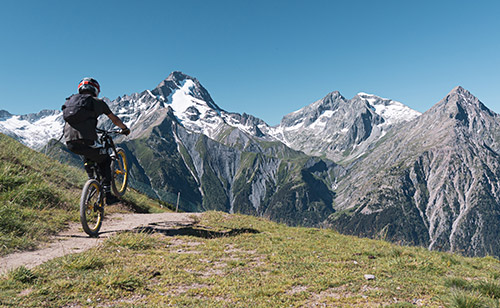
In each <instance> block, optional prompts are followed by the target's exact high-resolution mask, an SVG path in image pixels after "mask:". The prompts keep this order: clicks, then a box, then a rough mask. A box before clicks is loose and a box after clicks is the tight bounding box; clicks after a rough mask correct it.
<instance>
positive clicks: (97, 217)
mask: <svg viewBox="0 0 500 308" xmlns="http://www.w3.org/2000/svg"><path fill="white" fill-rule="evenodd" d="M97 133H98V135H99V143H100V144H101V145H102V148H103V149H104V150H105V151H106V152H107V153H108V154H109V156H110V157H111V190H112V191H113V193H114V194H115V196H117V197H121V196H123V195H124V194H125V191H126V189H127V183H128V172H129V169H128V164H127V156H126V155H125V151H124V150H123V149H122V148H118V147H116V146H115V144H114V142H113V138H112V137H111V136H112V135H116V134H120V131H105V130H102V129H97ZM89 167H90V170H92V172H91V173H92V174H93V176H92V177H91V178H90V179H89V180H88V181H87V182H86V183H85V186H83V191H82V196H81V198H80V222H81V223H82V227H83V230H84V231H85V233H87V234H88V235H90V236H91V237H97V236H98V235H99V229H100V228H101V225H102V220H103V218H104V196H105V194H104V189H103V176H102V172H101V170H100V168H99V166H98V164H96V163H93V164H90V165H89Z"/></svg>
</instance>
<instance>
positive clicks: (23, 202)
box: [0, 134, 157, 255]
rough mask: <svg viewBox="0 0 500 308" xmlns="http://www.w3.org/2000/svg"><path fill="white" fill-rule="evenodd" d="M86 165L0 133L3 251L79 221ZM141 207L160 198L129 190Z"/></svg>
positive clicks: (0, 242)
mask: <svg viewBox="0 0 500 308" xmlns="http://www.w3.org/2000/svg"><path fill="white" fill-rule="evenodd" d="M85 181H86V176H85V173H84V172H83V169H77V168H73V167H70V166H66V165H63V164H60V163H58V162H56V161H54V160H52V159H50V158H48V157H47V156H45V155H42V154H40V153H38V152H36V151H33V150H31V149H29V148H27V147H25V146H23V145H21V144H20V143H19V142H17V141H15V140H13V139H12V138H10V137H7V136H5V135H3V134H0V255H3V254H6V253H9V252H12V251H14V250H25V249H33V248H35V247H36V246H37V245H38V244H39V243H40V241H44V240H47V238H48V236H49V235H51V234H54V233H55V232H57V231H60V230H61V229H63V228H64V227H65V226H66V224H67V223H68V222H69V221H78V217H79V213H78V211H79V210H78V204H79V199H80V193H81V189H82V187H83V184H84V183H85ZM125 196H126V197H125V200H126V203H127V205H129V206H130V207H131V208H133V209H134V210H137V211H141V212H149V211H154V210H155V209H156V207H157V205H156V203H155V202H154V201H152V200H149V199H147V198H145V197H143V196H141V195H139V194H137V193H135V192H133V191H129V192H128V193H127V194H126V195H125Z"/></svg>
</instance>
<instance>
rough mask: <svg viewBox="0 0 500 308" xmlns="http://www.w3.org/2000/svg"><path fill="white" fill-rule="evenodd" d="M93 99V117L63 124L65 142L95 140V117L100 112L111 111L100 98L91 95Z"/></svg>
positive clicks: (106, 113) (106, 112)
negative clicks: (76, 122)
mask: <svg viewBox="0 0 500 308" xmlns="http://www.w3.org/2000/svg"><path fill="white" fill-rule="evenodd" d="M75 95H90V94H75ZM93 100H94V104H93V106H94V113H95V117H92V118H89V119H88V120H86V121H83V122H81V123H78V124H73V125H70V124H69V123H66V124H65V125H64V139H65V140H66V142H69V141H75V140H92V141H94V140H97V134H96V131H95V129H96V127H97V118H99V116H100V115H101V114H105V115H108V114H110V113H111V109H109V106H108V104H106V103H105V102H104V101H103V100H102V99H98V98H95V97H93Z"/></svg>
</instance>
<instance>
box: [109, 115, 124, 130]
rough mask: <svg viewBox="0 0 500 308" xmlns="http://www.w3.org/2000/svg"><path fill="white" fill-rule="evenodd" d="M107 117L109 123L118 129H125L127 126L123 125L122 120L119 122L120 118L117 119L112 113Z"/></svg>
mask: <svg viewBox="0 0 500 308" xmlns="http://www.w3.org/2000/svg"><path fill="white" fill-rule="evenodd" d="M107 116H108V118H109V119H110V120H111V122H113V124H115V125H116V126H118V127H119V128H121V129H127V126H126V125H125V124H123V122H122V120H120V118H119V117H117V116H116V115H115V114H114V113H112V112H111V113H109V114H107Z"/></svg>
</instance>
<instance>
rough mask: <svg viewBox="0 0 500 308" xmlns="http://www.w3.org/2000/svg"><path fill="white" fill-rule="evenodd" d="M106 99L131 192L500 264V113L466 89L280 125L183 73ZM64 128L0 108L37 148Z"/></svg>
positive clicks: (334, 99) (43, 117)
mask: <svg viewBox="0 0 500 308" xmlns="http://www.w3.org/2000/svg"><path fill="white" fill-rule="evenodd" d="M105 100H106V101H107V103H108V104H109V106H110V107H111V109H112V110H113V112H115V113H116V114H117V115H118V116H119V117H120V118H122V119H123V121H124V122H125V123H126V124H127V125H128V126H129V127H131V129H132V134H131V135H130V136H128V137H126V138H124V139H122V140H117V142H119V145H120V146H121V147H123V148H124V149H125V151H126V152H127V155H128V157H130V164H131V168H130V169H131V181H130V184H131V186H132V187H134V188H136V189H139V190H141V191H143V192H145V193H147V194H149V195H151V196H153V197H157V198H159V199H161V200H163V201H166V202H170V203H172V202H176V200H177V197H178V196H179V193H180V196H181V197H180V208H182V209H183V210H186V211H203V210H221V211H227V212H239V213H244V214H252V215H259V216H264V217H268V218H270V219H273V220H275V221H279V222H285V223H288V224H292V225H293V224H300V225H307V226H318V225H323V226H325V225H328V224H330V226H331V227H332V228H335V229H337V230H339V231H342V232H344V233H350V234H356V235H360V236H371V237H381V236H383V237H384V238H386V239H388V240H394V241H398V242H402V243H411V244H417V245H424V246H426V247H428V248H430V249H442V250H451V251H462V252H464V253H466V254H468V255H486V254H490V255H495V256H500V244H499V243H498V241H497V238H498V233H499V232H500V228H498V227H497V226H499V225H500V223H499V221H498V220H499V219H498V217H500V216H499V215H500V214H499V210H498V209H499V205H500V197H499V196H500V180H499V179H500V163H499V162H500V160H499V154H498V153H500V142H499V140H500V115H497V114H495V113H494V112H492V111H490V110H489V109H488V108H487V107H486V106H484V105H483V104H482V103H481V102H480V101H479V100H478V99H477V98H475V97H474V96H473V95H472V94H471V93H469V92H468V91H466V90H464V89H463V88H460V87H457V88H455V89H453V90H452V91H451V92H450V93H449V94H448V95H447V96H446V97H445V98H444V99H443V100H442V101H440V102H439V103H437V104H436V105H435V106H434V107H433V108H431V109H430V110H428V111H427V112H425V113H424V114H422V115H421V114H420V113H419V112H417V111H414V110H412V109H410V108H409V107H407V106H405V105H403V104H401V103H399V102H396V101H392V100H390V99H384V98H380V97H378V96H375V95H371V94H366V93H359V94H357V95H356V96H354V97H353V98H352V99H346V98H344V97H343V96H342V95H341V94H340V93H339V92H332V93H329V94H328V95H326V96H325V97H324V98H323V99H321V100H318V101H316V102H314V103H312V104H311V105H309V106H306V107H304V108H302V109H300V110H298V111H296V112H293V113H290V114H288V115H286V116H285V117H283V119H282V121H281V123H280V125H278V126H275V127H270V126H268V125H267V124H266V123H265V122H264V121H262V120H260V119H258V118H256V117H254V116H251V115H247V114H238V113H231V112H227V111H225V110H223V109H222V108H220V107H219V106H217V104H215V102H214V101H213V100H212V98H211V97H210V95H209V93H208V91H207V90H206V89H205V88H203V86H202V85H201V84H200V83H199V82H198V81H197V80H196V79H195V78H192V77H189V76H187V75H185V74H183V73H180V72H174V73H172V74H171V75H170V76H169V77H168V78H167V79H165V80H164V81H162V82H161V83H160V84H159V85H158V86H157V87H156V88H154V89H152V90H146V91H143V92H141V93H134V94H131V95H125V96H123V97H119V98H117V99H116V100H114V101H110V100H108V99H105ZM103 119H104V120H105V119H106V117H103ZM101 125H104V126H106V125H110V126H111V125H112V124H111V123H110V122H109V120H108V123H107V122H106V121H103V122H102V123H101ZM62 126H63V121H62V118H61V113H60V111H41V112H40V113H37V114H30V115H24V116H17V115H12V114H10V113H9V112H7V111H3V110H2V111H0V132H3V133H6V134H8V135H11V136H13V137H15V138H16V139H18V140H20V141H22V142H23V143H25V144H28V145H30V146H31V147H35V148H37V147H40V146H42V145H44V144H45V143H46V142H47V141H48V139H49V138H58V137H59V136H60V134H62ZM54 148H56V147H54ZM62 151H64V148H63V149H62ZM304 153H306V154H304ZM60 154H61V153H60ZM307 154H310V155H315V156H322V157H327V158H331V159H333V160H334V162H332V161H331V160H329V159H324V158H319V157H311V156H308V155H307ZM66 155H67V153H66ZM59 157H64V153H62V154H61V156H59ZM66 157H67V156H66ZM335 162H342V163H343V164H342V165H338V164H336V163H335Z"/></svg>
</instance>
